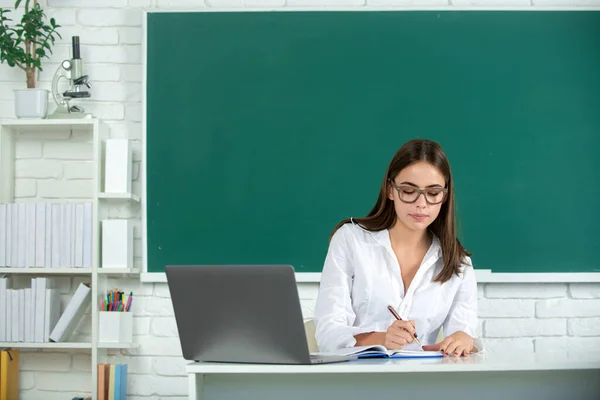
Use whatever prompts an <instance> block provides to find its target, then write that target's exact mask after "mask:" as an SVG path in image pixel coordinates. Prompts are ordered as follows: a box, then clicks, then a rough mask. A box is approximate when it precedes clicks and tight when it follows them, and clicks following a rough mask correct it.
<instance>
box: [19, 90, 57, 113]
mask: <svg viewBox="0 0 600 400" xmlns="http://www.w3.org/2000/svg"><path fill="white" fill-rule="evenodd" d="M49 93H50V92H49V91H48V90H46V89H16V90H15V116H16V117H17V118H46V116H47V114H48V94H49Z"/></svg>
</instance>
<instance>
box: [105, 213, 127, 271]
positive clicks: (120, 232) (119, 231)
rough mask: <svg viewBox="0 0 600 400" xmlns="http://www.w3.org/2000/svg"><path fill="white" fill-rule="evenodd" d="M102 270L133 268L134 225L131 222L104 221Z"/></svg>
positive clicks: (121, 220) (118, 220)
mask: <svg viewBox="0 0 600 400" xmlns="http://www.w3.org/2000/svg"><path fill="white" fill-rule="evenodd" d="M101 268H133V223H132V222H131V221H130V220H127V219H109V220H104V221H102V266H101Z"/></svg>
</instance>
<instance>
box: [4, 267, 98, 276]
mask: <svg viewBox="0 0 600 400" xmlns="http://www.w3.org/2000/svg"><path fill="white" fill-rule="evenodd" d="M91 273H92V269H91V268H7V267H0V275H2V274H22V275H26V274H29V275H89V274H91Z"/></svg>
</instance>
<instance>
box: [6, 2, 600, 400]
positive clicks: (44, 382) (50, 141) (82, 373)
mask: <svg viewBox="0 0 600 400" xmlns="http://www.w3.org/2000/svg"><path fill="white" fill-rule="evenodd" d="M40 3H41V4H42V5H47V6H48V7H46V8H45V9H46V13H47V15H49V16H52V17H55V18H56V19H57V22H58V23H59V24H61V25H63V27H64V28H63V29H62V30H61V34H62V35H63V38H64V44H61V45H59V46H57V47H56V48H55V49H54V56H53V58H52V59H51V60H49V61H45V64H44V65H45V71H44V73H42V74H41V76H40V86H42V87H45V88H49V86H50V82H51V80H52V75H53V73H54V71H55V70H56V68H57V66H58V64H59V62H60V61H61V60H62V59H64V58H67V57H69V56H70V54H69V51H70V42H69V40H70V37H71V36H72V35H79V36H80V39H81V43H82V49H81V51H82V57H83V59H84V62H85V68H86V72H87V73H88V74H89V75H90V80H91V81H92V82H93V85H94V86H93V88H92V93H93V97H92V98H91V99H90V100H88V101H86V102H85V103H83V102H82V106H83V107H84V108H86V110H87V111H90V112H92V113H94V114H95V115H96V116H97V117H99V118H101V119H103V120H105V121H106V122H108V123H109V124H110V135H111V137H118V138H130V139H132V140H134V142H133V147H134V160H135V164H134V179H135V182H134V190H135V191H136V193H137V194H139V189H140V182H139V177H140V171H139V168H140V165H139V161H140V158H141V157H140V154H141V153H140V150H141V142H140V140H141V119H142V106H141V96H142V92H141V77H142V69H141V66H140V59H141V41H142V32H141V22H142V10H143V9H144V8H160V9H195V10H198V9H203V8H232V7H235V8H242V7H248V8H256V7H267V8H280V7H286V6H287V7H298V8H301V9H308V8H315V7H352V8H360V7H369V6H371V7H378V8H379V7H388V6H389V7H419V6H423V7H431V6H436V7H450V8H451V7H452V6H458V7H466V6H475V7H482V8H485V7H499V6H508V7H514V6H519V7H520V6H523V7H528V6H532V5H533V6H572V7H574V8H576V7H580V6H582V7H588V6H600V0H205V1H197V0H94V1H91V2H83V1H80V0H46V1H44V0H42V1H40ZM88 3H89V4H88ZM13 4H14V0H0V6H12V5H13ZM13 16H16V14H15V15H13ZM23 84H24V76H22V73H21V71H19V70H17V69H11V68H9V67H7V66H6V64H2V65H0V118H6V117H9V118H10V117H13V116H14V110H13V103H12V100H13V93H12V90H13V89H16V88H20V87H22V86H23ZM65 139H68V140H69V141H68V142H67V144H65V141H64V140H65ZM40 141H41V142H40ZM91 151H92V147H91V143H90V142H89V141H88V140H86V138H85V137H81V136H79V135H78V134H77V132H75V133H73V134H72V135H71V134H67V133H61V132H48V133H44V134H43V135H42V136H39V135H37V136H32V134H29V136H27V135H23V136H22V137H20V138H19V141H18V142H17V147H16V158H17V160H16V168H15V172H16V176H17V179H16V182H15V195H16V197H17V201H21V200H23V199H26V198H36V197H37V198H44V199H52V198H56V197H63V196H67V197H71V198H73V199H77V198H81V197H86V196H89V195H90V193H91V181H90V177H91V175H92V165H91V163H90V161H89V160H90V159H91ZM108 216H109V217H110V218H136V219H137V220H136V223H135V224H136V230H135V232H136V233H135V251H136V259H135V262H136V265H137V266H138V267H139V266H140V265H141V262H140V255H141V254H140V252H141V248H142V246H141V236H140V230H139V227H140V221H139V216H140V210H139V208H138V207H136V206H135V205H132V204H131V203H130V202H122V203H120V202H116V203H115V206H114V208H112V209H111V210H109V212H108ZM78 283H79V279H78V278H72V279H71V278H61V279H60V285H59V287H60V288H61V293H62V301H63V307H64V303H65V302H66V301H68V299H69V296H70V295H71V294H72V291H73V288H75V287H76V286H77V284H78ZM112 283H113V284H114V285H112V286H118V287H123V288H127V290H133V292H134V293H135V294H136V299H137V301H136V315H135V319H134V320H135V327H134V335H135V339H136V341H137V342H138V343H139V344H140V346H139V348H137V349H132V350H122V351H120V352H114V353H110V354H109V360H108V361H109V362H110V361H114V362H127V363H128V364H129V371H130V380H129V398H130V399H132V400H141V399H144V400H155V399H159V398H164V397H165V396H167V397H168V398H169V399H172V400H177V399H184V398H186V394H187V380H186V377H185V371H184V365H185V362H184V361H183V360H182V358H181V349H180V347H179V341H178V338H177V328H176V324H175V320H174V317H173V308H172V305H171V302H170V299H169V290H168V288H167V286H166V284H162V283H156V284H151V283H150V284H142V283H140V282H139V281H137V280H134V279H128V280H120V281H115V282H112ZM299 293H300V298H301V301H302V310H303V313H304V315H305V317H306V318H310V317H311V316H312V313H313V311H314V302H315V298H316V295H317V285H316V284H300V285H299ZM479 298H480V317H481V322H480V332H481V333H482V336H483V337H484V338H485V344H486V346H487V349H488V350H489V351H503V350H505V349H507V348H513V349H519V350H523V351H532V350H534V349H535V351H564V350H568V349H584V350H588V349H593V348H595V349H600V284H569V285H567V284H537V285H528V284H481V285H480V287H479ZM87 318H89V316H87ZM86 330H89V328H87V327H86V328H82V329H81V331H78V332H77V335H79V336H80V337H85V335H89V334H90V332H89V331H86ZM22 354H23V355H22V357H23V358H22V364H21V374H20V388H21V395H22V396H21V398H22V399H23V400H33V399H39V398H43V399H49V400H54V399H56V400H59V399H60V400H64V399H66V398H72V397H74V396H76V395H80V394H82V393H85V392H87V391H89V390H90V387H89V379H88V374H89V372H90V364H89V363H90V358H89V357H90V356H89V352H86V351H81V350H78V351H56V350H52V351H45V352H43V353H42V354H33V352H32V351H30V350H29V351H27V350H24V351H23V353H22Z"/></svg>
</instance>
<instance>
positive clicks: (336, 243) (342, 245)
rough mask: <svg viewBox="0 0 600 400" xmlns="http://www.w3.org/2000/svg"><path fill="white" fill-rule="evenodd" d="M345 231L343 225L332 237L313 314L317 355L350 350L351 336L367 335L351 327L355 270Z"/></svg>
mask: <svg viewBox="0 0 600 400" xmlns="http://www.w3.org/2000/svg"><path fill="white" fill-rule="evenodd" d="M347 229H348V227H347V226H345V225H344V226H342V227H341V228H340V229H338V230H337V231H336V232H335V233H334V235H333V236H332V238H331V241H330V243H329V249H328V251H327V255H326V257H325V263H324V265H323V271H322V273H321V282H320V286H319V294H318V296H317V301H316V305H315V314H314V323H315V339H316V341H317V346H318V347H319V352H329V351H333V350H336V349H340V348H344V347H352V346H354V345H355V344H356V339H354V335H356V334H358V333H362V332H365V331H366V330H364V329H363V328H359V327H353V326H352V325H353V323H354V321H355V319H356V314H355V313H354V310H353V308H352V300H351V291H352V282H353V276H354V268H353V264H352V253H351V251H350V247H349V246H348V242H347V239H346V232H347Z"/></svg>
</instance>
